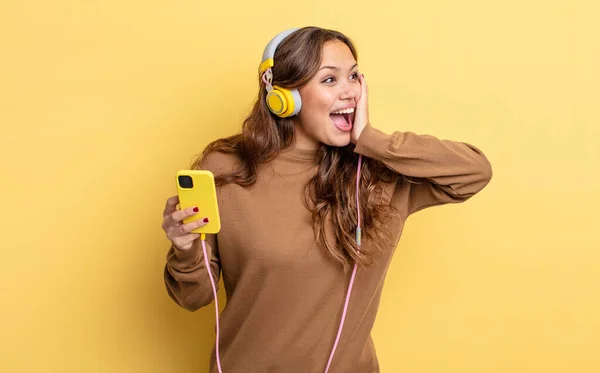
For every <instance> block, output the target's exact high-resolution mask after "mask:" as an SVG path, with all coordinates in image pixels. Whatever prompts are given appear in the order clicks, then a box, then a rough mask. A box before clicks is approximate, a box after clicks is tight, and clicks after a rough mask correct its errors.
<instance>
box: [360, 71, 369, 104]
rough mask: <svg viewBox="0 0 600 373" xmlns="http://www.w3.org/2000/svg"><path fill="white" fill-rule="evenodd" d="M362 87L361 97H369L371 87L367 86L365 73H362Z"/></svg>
mask: <svg viewBox="0 0 600 373" xmlns="http://www.w3.org/2000/svg"><path fill="white" fill-rule="evenodd" d="M360 88H361V98H363V97H364V98H365V100H366V99H367V95H368V94H369V87H368V86H367V81H366V80H365V75H364V74H360Z"/></svg>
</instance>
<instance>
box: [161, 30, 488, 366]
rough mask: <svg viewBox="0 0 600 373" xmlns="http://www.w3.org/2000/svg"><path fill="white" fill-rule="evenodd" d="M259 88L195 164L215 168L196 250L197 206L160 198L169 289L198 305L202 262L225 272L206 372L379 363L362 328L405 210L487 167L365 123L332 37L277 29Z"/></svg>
mask: <svg viewBox="0 0 600 373" xmlns="http://www.w3.org/2000/svg"><path fill="white" fill-rule="evenodd" d="M273 54H274V56H273ZM271 56H272V57H274V58H273V59H270V58H269V57H271ZM259 86H260V87H259V94H258V99H257V101H256V103H255V105H254V107H253V109H252V112H251V113H250V114H249V116H248V117H247V118H246V120H245V121H244V125H243V128H242V131H241V133H240V134H236V135H234V136H231V137H228V138H225V139H219V140H217V141H215V142H213V143H211V144H209V146H208V147H207V148H206V149H205V151H204V152H203V154H202V155H201V156H200V157H199V158H198V159H197V161H196V162H195V163H194V168H198V169H206V170H210V171H212V172H213V173H214V174H215V180H216V184H217V188H218V189H217V191H218V201H219V209H220V214H221V224H222V228H221V231H220V232H219V233H218V234H217V235H212V236H211V235H207V238H206V245H205V247H204V248H203V247H202V244H201V242H200V240H198V235H196V234H190V233H189V232H190V231H191V230H192V229H194V228H196V227H197V226H200V225H202V224H205V223H203V222H202V220H200V222H199V223H189V224H182V223H181V221H182V220H183V219H184V218H185V217H188V216H192V215H195V214H202V206H198V207H197V208H196V209H193V208H190V209H187V210H179V209H177V208H176V205H177V203H178V200H177V197H172V198H170V199H169V200H168V201H167V206H166V208H165V214H164V216H165V220H164V223H163V229H164V230H165V232H166V234H167V237H168V238H169V239H170V240H171V241H172V246H171V248H170V250H169V252H168V255H167V263H166V266H165V273H164V275H165V283H166V287H167V290H168V293H169V295H170V296H171V297H172V299H173V300H174V301H175V302H177V304H179V305H180V306H181V307H183V308H185V309H187V310H190V311H194V310H197V309H199V308H201V307H203V306H205V305H208V304H210V303H211V302H212V301H213V300H214V299H215V295H214V294H215V292H216V289H213V287H211V279H210V277H209V273H208V271H207V267H208V266H210V269H211V273H212V276H213V281H214V282H215V283H216V282H218V279H219V278H220V277H219V276H220V275H221V273H222V276H223V283H224V286H225V290H226V294H227V305H226V307H225V309H224V311H223V313H222V314H221V315H220V317H221V326H220V327H219V323H218V322H217V332H218V334H217V344H216V347H217V348H216V349H215V350H214V351H213V354H212V355H211V361H210V372H217V371H218V372H226V373H242V372H243V373H255V372H256V373H258V372H261V373H262V372H277V373H279V372H285V373H296V372H297V373H313V372H314V373H317V372H323V371H328V370H331V371H332V372H336V373H350V372H352V373H355V372H360V373H374V372H379V364H378V362H377V356H376V352H375V349H374V346H373V341H372V339H371V336H370V333H371V329H372V327H373V323H374V321H375V317H376V313H377V308H378V305H379V300H380V296H381V291H382V287H383V283H384V279H385V275H386V271H387V268H388V265H389V263H390V260H391V259H392V255H393V253H394V250H395V247H396V245H397V244H398V241H399V239H400V234H401V232H402V229H403V226H404V223H405V221H406V219H407V218H408V217H409V216H410V215H411V214H413V213H415V212H416V211H419V210H421V209H424V208H426V207H430V206H434V205H442V204H446V203H458V202H463V201H465V200H467V199H469V198H470V197H472V196H473V195H475V194H476V193H477V192H479V191H480V190H482V189H483V188H484V187H485V186H486V185H487V183H488V182H489V181H490V179H491V176H492V171H491V166H490V164H489V162H488V160H487V159H486V157H485V156H484V155H483V153H482V152H481V151H480V150H479V149H477V148H476V147H474V146H472V145H469V144H465V143H461V142H455V141H449V140H439V139H437V138H435V137H433V136H425V135H417V134H415V133H412V132H403V131H396V132H394V133H393V134H391V135H389V134H386V133H384V132H382V131H380V130H378V129H376V128H375V127H373V126H372V125H371V123H370V122H369V115H368V105H367V98H368V95H367V93H368V90H367V84H366V81H365V78H364V76H362V75H361V74H360V73H359V70H358V66H357V55H356V51H355V48H354V46H353V44H352V42H351V41H350V40H349V39H348V38H347V37H346V36H344V35H343V34H341V33H339V32H336V31H332V30H325V29H321V28H317V27H305V28H301V29H297V30H290V31H288V32H285V33H282V34H280V35H278V37H276V38H275V39H274V40H273V41H272V42H271V43H270V44H269V45H268V46H267V48H266V49H265V56H264V58H263V63H262V64H261V74H260V79H259ZM281 87H284V88H281ZM277 89H281V90H283V91H284V92H285V89H289V90H291V92H288V93H287V94H282V95H275V96H276V97H273V93H272V91H273V90H277ZM294 89H296V90H297V91H294ZM267 93H269V98H268V99H267ZM282 97H283V98H282ZM286 97H287V99H289V102H288V103H287V105H286V104H283V103H282V102H280V100H283V101H285V100H286ZM267 103H268V104H269V106H268V105H267ZM275 113H277V114H275ZM357 175H359V176H357ZM357 178H358V182H357ZM357 185H358V186H357ZM357 190H358V194H356V192H357ZM200 216H201V215H200ZM359 228H360V229H359ZM361 229H362V232H363V233H362V239H361V234H360V230H361ZM357 231H358V234H357ZM204 249H205V250H206V256H205V254H204ZM209 262H210V264H209V265H208V266H207V263H209ZM348 299H349V303H348V301H347V300H348ZM342 330H343V333H342Z"/></svg>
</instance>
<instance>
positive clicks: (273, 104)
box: [266, 87, 288, 117]
mask: <svg viewBox="0 0 600 373" xmlns="http://www.w3.org/2000/svg"><path fill="white" fill-rule="evenodd" d="M266 101H267V107H268V108H269V110H271V112H272V113H273V114H275V115H277V116H279V117H283V116H282V115H283V114H284V113H285V112H286V111H287V110H288V103H287V99H286V97H285V95H284V94H283V93H282V92H281V90H280V88H279V87H273V90H271V91H270V92H269V93H267V100H266Z"/></svg>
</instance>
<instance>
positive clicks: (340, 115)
mask: <svg viewBox="0 0 600 373" xmlns="http://www.w3.org/2000/svg"><path fill="white" fill-rule="evenodd" d="M329 117H330V118H331V121H332V122H333V125H334V126H335V127H336V128H337V129H338V130H340V131H342V132H350V131H352V123H353V121H354V108H349V109H344V110H340V111H335V112H333V113H331V114H329Z"/></svg>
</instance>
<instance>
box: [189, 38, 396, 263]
mask: <svg viewBox="0 0 600 373" xmlns="http://www.w3.org/2000/svg"><path fill="white" fill-rule="evenodd" d="M331 40H340V41H342V42H344V43H345V44H346V45H347V46H348V48H350V51H351V52H352V55H353V56H354V58H355V59H357V52H356V49H355V47H354V45H353V43H352V42H351V40H350V39H349V38H348V37H346V36H345V35H343V34H342V33H340V32H337V31H334V30H327V29H322V28H318V27H305V28H302V29H300V30H298V31H296V32H294V33H293V34H291V35H290V36H288V37H287V38H286V39H285V40H284V42H282V43H281V44H280V45H279V47H278V48H277V51H276V53H275V56H274V60H275V61H276V63H275V66H274V67H273V68H272V72H273V85H275V84H277V85H279V86H281V87H285V88H299V87H301V86H303V85H305V84H307V83H308V82H309V81H310V80H311V79H312V77H313V76H314V75H315V74H316V73H317V71H318V69H319V67H320V64H321V58H322V49H323V45H324V44H325V43H326V42H328V41H331ZM258 84H259V90H258V97H257V99H256V101H255V103H254V105H253V108H252V110H251V112H250V113H249V115H248V116H247V117H246V119H245V120H244V122H243V125H242V129H241V132H240V133H237V134H235V135H233V136H229V137H226V138H222V139H218V140H215V141H213V142H211V143H210V144H208V146H207V147H206V148H205V149H204V151H203V152H202V154H201V155H199V156H198V158H197V159H196V160H195V161H194V163H193V165H192V167H193V168H199V167H200V165H201V163H202V158H203V157H204V156H206V155H207V154H208V153H210V152H214V151H217V152H221V153H225V154H234V155H236V156H237V157H236V158H237V159H238V160H239V163H238V165H239V168H237V169H235V170H233V171H232V172H230V173H228V174H223V175H216V176H215V183H216V185H217V186H221V185H225V184H229V183H235V184H238V185H240V186H242V187H249V186H252V185H253V184H254V183H255V182H256V180H257V176H258V170H259V166H260V165H261V164H264V163H267V162H269V161H271V160H273V159H274V158H275V157H277V155H278V154H279V153H280V152H281V151H283V150H285V149H287V148H288V147H290V146H293V143H294V120H293V119H292V118H279V117H277V116H275V115H274V114H272V113H271V112H270V111H269V109H268V107H267V105H266V94H265V92H266V87H265V83H264V82H263V81H262V79H261V76H260V75H259V76H258ZM354 147H355V145H353V144H349V145H347V146H345V147H334V146H328V145H325V144H322V145H321V148H320V149H319V151H318V152H317V164H318V171H317V173H316V175H315V176H314V177H312V179H311V180H310V181H309V182H308V184H307V185H306V189H305V202H306V205H307V208H309V210H310V211H311V212H312V216H313V229H314V232H315V239H316V241H319V242H321V243H322V244H323V245H324V246H325V247H326V248H327V249H328V251H329V252H330V253H331V254H332V255H333V257H334V258H335V259H337V260H338V261H340V262H341V263H342V265H343V267H344V269H346V270H348V268H349V267H350V266H351V265H353V264H354V263H357V264H358V265H359V266H370V265H371V264H373V262H374V259H375V257H376V256H377V254H378V253H379V252H381V251H383V250H384V248H385V247H386V245H387V244H389V242H390V241H389V238H390V235H389V232H388V231H386V230H385V227H386V222H387V223H389V219H390V218H391V217H393V215H394V213H393V212H394V209H393V208H392V207H391V206H390V205H389V203H386V198H384V195H383V191H384V188H383V183H384V182H390V181H392V180H393V179H394V178H397V177H398V176H399V175H397V174H395V173H394V172H392V171H391V170H390V169H388V168H387V167H386V166H385V165H384V164H383V163H382V162H380V161H377V160H374V159H370V158H367V157H363V161H362V166H361V168H362V172H361V180H360V193H359V198H360V199H359V201H360V206H361V220H362V221H361V227H362V231H363V232H364V233H363V237H362V244H361V246H360V248H359V247H358V245H357V244H356V242H355V238H354V237H355V236H354V235H355V230H356V224H357V211H356V197H355V193H356V167H357V163H358V154H356V153H354ZM388 202H389V201H388ZM329 224H331V227H333V230H334V235H335V237H329V238H328V237H325V232H326V225H329ZM358 249H360V253H358V252H357V250H358Z"/></svg>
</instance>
